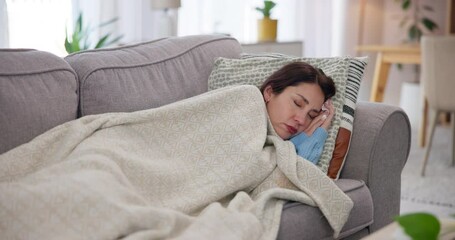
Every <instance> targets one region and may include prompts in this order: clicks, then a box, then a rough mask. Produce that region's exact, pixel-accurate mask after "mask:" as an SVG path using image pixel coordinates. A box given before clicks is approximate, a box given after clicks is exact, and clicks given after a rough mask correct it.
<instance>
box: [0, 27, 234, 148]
mask: <svg viewBox="0 0 455 240" xmlns="http://www.w3.org/2000/svg"><path fill="white" fill-rule="evenodd" d="M240 53H241V46H240V44H239V43H238V41H237V40H236V39H234V38H232V37H228V36H223V35H198V36H186V37H174V38H166V39H160V40H156V41H150V42H144V43H139V44H134V45H126V46H122V47H117V48H106V49H97V50H90V51H84V52H79V53H75V54H72V55H68V56H67V57H65V58H64V59H62V58H61V57H58V56H55V55H53V54H50V53H47V52H43V51H37V50H31V49H0V154H1V153H3V152H6V151H8V150H10V149H12V148H14V147H16V146H18V145H20V144H23V143H26V142H28V141H30V140H31V139H33V138H34V137H36V136H38V135H39V134H41V133H43V132H45V131H47V130H49V129H51V128H53V127H55V126H57V125H60V124H62V123H64V122H67V121H70V120H74V119H76V118H77V117H80V116H85V115H89V114H99V113H105V112H131V111H137V110H143V109H148V108H155V107H159V106H162V105H165V104H168V103H172V102H175V101H178V100H181V99H184V98H188V97H192V96H195V95H198V94H200V93H203V92H205V91H207V89H208V87H207V81H208V77H209V75H210V72H211V71H212V68H213V64H214V62H215V59H216V58H218V57H227V58H238V57H240ZM65 60H66V61H65Z"/></svg>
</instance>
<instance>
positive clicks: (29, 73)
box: [0, 68, 77, 76]
mask: <svg viewBox="0 0 455 240" xmlns="http://www.w3.org/2000/svg"><path fill="white" fill-rule="evenodd" d="M58 71H67V72H70V73H72V74H73V75H74V76H77V74H76V72H75V71H74V70H73V69H71V68H55V69H46V70H40V71H30V72H21V73H0V76H23V75H33V74H45V73H50V72H58Z"/></svg>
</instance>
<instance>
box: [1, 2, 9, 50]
mask: <svg viewBox="0 0 455 240" xmlns="http://www.w3.org/2000/svg"><path fill="white" fill-rule="evenodd" d="M0 29H1V30H0V48H7V47H8V46H9V26H8V12H7V9H6V1H5V0H0Z"/></svg>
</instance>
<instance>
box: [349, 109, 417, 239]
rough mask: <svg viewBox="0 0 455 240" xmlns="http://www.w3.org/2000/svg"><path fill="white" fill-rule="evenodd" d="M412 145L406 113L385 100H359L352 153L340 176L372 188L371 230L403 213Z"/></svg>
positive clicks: (350, 151)
mask: <svg viewBox="0 0 455 240" xmlns="http://www.w3.org/2000/svg"><path fill="white" fill-rule="evenodd" d="M410 147H411V127H410V123H409V119H408V116H407V115H406V113H405V112H404V111H403V110H402V109H400V108H398V107H394V106H390V105H386V104H383V103H371V102H359V103H358V104H357V108H356V113H355V118H354V128H353V132H352V138H351V145H350V149H349V153H348V155H347V159H346V162H345V165H344V167H343V170H342V172H341V176H340V178H349V179H358V180H363V181H365V183H366V184H367V186H368V187H369V189H370V192H371V196H372V198H373V205H374V223H373V224H372V225H370V232H374V231H376V230H377V229H379V228H381V227H383V226H385V225H387V224H388V223H390V222H392V221H393V217H394V216H396V215H399V213H400V191H401V172H402V170H403V167H404V164H405V163H406V160H407V158H408V155H409V151H410Z"/></svg>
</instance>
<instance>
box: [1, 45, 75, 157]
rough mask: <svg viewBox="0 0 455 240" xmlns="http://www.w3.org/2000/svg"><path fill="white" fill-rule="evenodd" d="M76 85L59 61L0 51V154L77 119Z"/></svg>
mask: <svg viewBox="0 0 455 240" xmlns="http://www.w3.org/2000/svg"><path fill="white" fill-rule="evenodd" d="M77 91H78V83H77V77H76V73H75V72H74V70H73V69H72V68H71V67H70V66H69V65H68V63H67V62H65V61H64V60H63V59H62V58H60V57H57V56H55V55H53V54H50V53H47V52H42V51H36V50H31V49H0V154H1V153H3V152H6V151H8V150H10V149H12V148H14V147H16V146H18V145H20V144H23V143H26V142H28V141H30V140H31V139H32V138H34V137H35V136H37V135H39V134H41V133H43V132H45V131H46V130H49V129H51V128H53V127H55V126H57V125H59V124H62V123H64V122H67V121H70V120H73V119H76V117H77V108H78V93H77Z"/></svg>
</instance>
